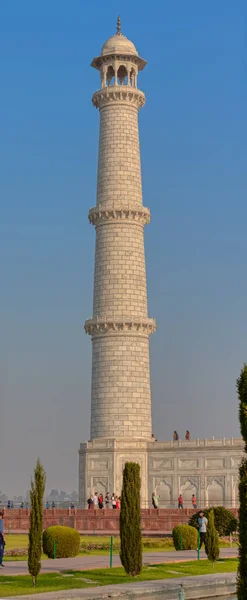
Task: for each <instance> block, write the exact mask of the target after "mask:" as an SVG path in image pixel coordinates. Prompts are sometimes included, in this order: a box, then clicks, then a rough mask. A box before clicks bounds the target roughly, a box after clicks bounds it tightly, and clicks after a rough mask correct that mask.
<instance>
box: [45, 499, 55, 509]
mask: <svg viewBox="0 0 247 600" xmlns="http://www.w3.org/2000/svg"><path fill="white" fill-rule="evenodd" d="M45 507H46V509H47V510H48V508H56V504H55V502H52V503H51V504H50V502H48V500H47V502H46V504H45Z"/></svg>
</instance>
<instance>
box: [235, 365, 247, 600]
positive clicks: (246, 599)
mask: <svg viewBox="0 0 247 600" xmlns="http://www.w3.org/2000/svg"><path fill="white" fill-rule="evenodd" d="M237 390H238V398H239V422H240V430H241V433H242V436H243V439H244V443H245V456H244V458H243V460H242V462H241V465H240V467H239V488H238V489H239V547H238V557H239V562H238V576H237V597H238V600H247V365H246V364H244V366H243V368H242V370H241V373H240V376H239V378H238V379H237Z"/></svg>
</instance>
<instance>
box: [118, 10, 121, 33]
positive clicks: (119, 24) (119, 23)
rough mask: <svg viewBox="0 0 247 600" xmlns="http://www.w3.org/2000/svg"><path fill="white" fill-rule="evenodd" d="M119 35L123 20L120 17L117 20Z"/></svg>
mask: <svg viewBox="0 0 247 600" xmlns="http://www.w3.org/2000/svg"><path fill="white" fill-rule="evenodd" d="M117 35H121V19H120V16H119V15H118V18H117Z"/></svg>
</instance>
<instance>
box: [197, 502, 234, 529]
mask: <svg viewBox="0 0 247 600" xmlns="http://www.w3.org/2000/svg"><path fill="white" fill-rule="evenodd" d="M211 509H212V510H213V513H214V524H215V529H216V531H217V532H218V534H219V536H224V535H230V533H233V532H234V531H237V528H238V522H237V519H236V518H235V517H234V515H233V513H232V512H231V511H230V510H227V509H226V508H225V507H224V506H213V507H211V508H205V510H203V514H204V517H206V519H208V514H209V511H210V510H211ZM199 513H200V511H197V512H196V513H194V515H192V517H191V519H190V520H189V525H191V527H196V529H198V518H199Z"/></svg>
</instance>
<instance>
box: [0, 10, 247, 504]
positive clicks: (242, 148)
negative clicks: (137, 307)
mask: <svg viewBox="0 0 247 600" xmlns="http://www.w3.org/2000/svg"><path fill="white" fill-rule="evenodd" d="M118 13H120V15H121V18H122V31H123V33H124V34H125V35H127V37H129V38H130V39H131V40H132V41H133V42H134V43H135V45H136V47H137V49H138V51H139V54H140V55H141V56H142V57H143V58H145V59H146V60H147V61H148V65H147V67H146V68H145V70H144V71H143V72H142V73H141V74H140V76H139V81H138V84H139V86H140V88H141V89H143V91H145V93H146V97H147V102H146V106H145V107H144V109H142V110H141V112H140V139H141V157H142V171H143V202H144V205H146V206H148V207H149V208H150V209H151V212H152V221H151V224H150V226H148V227H147V228H146V232H145V244H146V257H147V274H148V291H149V313H150V316H154V317H155V318H156V320H157V324H158V329H157V333H156V334H155V336H153V337H152V339H151V373H152V400H153V430H154V432H155V435H156V436H157V437H158V438H159V439H169V438H170V436H171V434H172V432H173V430H174V429H177V430H178V431H179V432H180V434H181V436H183V435H184V432H185V430H186V429H187V428H188V429H190V430H191V433H192V437H204V436H206V437H211V436H212V435H214V436H224V435H225V436H231V435H233V436H236V435H239V428H238V422H237V399H236V393H235V380H236V377H237V376H238V374H239V371H240V368H241V365H242V363H243V362H244V361H245V360H247V319H246V311H247V305H246V296H247V278H246V219H247V204H246V192H247V176H246V158H247V156H246V153H247V146H246V137H247V127H246V103H247V90H246V16H247V8H246V3H245V2H244V1H241V0H239V2H237V3H233V2H231V1H230V0H217V2H215V0H208V1H207V2H198V1H196V0H190V1H189V2H184V1H182V0H177V1H174V2H171V1H170V2H168V1H161V0H154V1H153V2H151V3H150V2H145V1H144V2H142V3H140V2H134V3H133V2H132V1H130V0H125V1H124V2H122V1H119V2H118V3H116V2H113V1H109V0H105V1H104V2H103V3H102V2H100V1H99V0H90V2H89V1H86V0H84V1H82V0H73V2H69V1H68V0H52V2H49V1H48V0H43V1H42V2H40V1H36V2H33V1H32V0H23V2H20V1H19V0H8V1H7V2H1V4H0V72H1V102H0V107H1V109H0V132H1V135H0V209H1V219H0V257H1V260H0V277H1V294H0V331H1V344H0V398H1V419H0V452H1V455H3V453H4V461H3V462H2V461H1V478H0V489H2V490H4V491H5V492H7V493H8V494H14V493H22V492H23V491H24V490H25V489H27V488H28V486H29V479H30V475H31V473H32V470H33V466H34V462H35V460H36V458H37V456H40V457H41V459H42V460H43V463H44V466H45V469H46V471H47V479H48V487H58V488H63V489H66V490H71V489H73V488H76V487H77V471H78V460H77V450H78V446H79V443H80V442H81V441H84V440H85V439H88V436H89V414H90V372H91V343H90V340H89V338H88V337H87V336H86V335H85V334H84V331H83V323H84V321H85V319H86V318H88V317H90V316H91V312H92V283H93V262H94V230H93V228H92V227H91V226H89V224H88V221H87V213H88V209H89V208H90V207H91V206H93V205H94V203H95V195H96V173H97V150H98V127H99V115H98V113H97V111H96V110H95V109H94V108H93V107H92V104H91V96H92V93H93V92H94V91H95V90H96V89H97V88H98V86H99V77H98V73H97V72H96V71H95V70H94V69H91V68H90V63H91V60H92V58H93V57H94V56H96V55H98V54H99V52H100V49H101V46H102V44H103V42H104V41H105V40H106V39H107V38H108V37H109V36H111V35H112V34H114V33H115V23H116V18H117V14H118Z"/></svg>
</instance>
